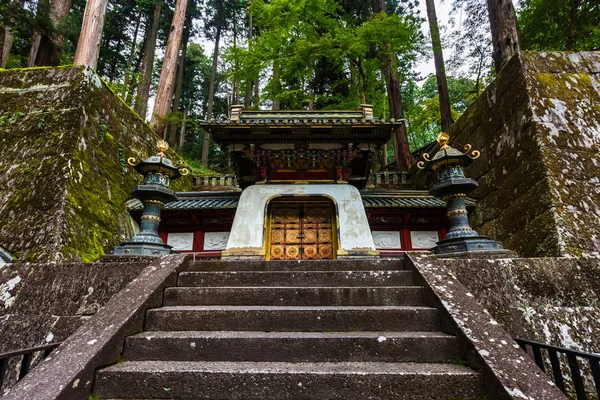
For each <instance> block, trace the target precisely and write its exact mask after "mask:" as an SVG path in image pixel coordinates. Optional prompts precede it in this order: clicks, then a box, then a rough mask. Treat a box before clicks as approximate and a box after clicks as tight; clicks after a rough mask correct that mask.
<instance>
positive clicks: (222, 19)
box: [200, 0, 227, 166]
mask: <svg viewBox="0 0 600 400" xmlns="http://www.w3.org/2000/svg"><path fill="white" fill-rule="evenodd" d="M212 3H213V4H212V7H213V13H214V18H213V20H212V21H210V22H209V26H212V27H214V29H215V36H214V39H215V48H214V51H213V62H212V72H211V74H210V86H209V89H208V109H207V111H206V119H207V120H210V119H211V118H212V116H213V103H214V101H215V90H216V81H217V68H218V64H219V45H220V42H221V33H222V31H223V30H224V29H226V26H227V16H226V7H227V4H224V3H225V2H223V1H219V0H217V1H213V2H212ZM209 148H210V134H209V133H208V132H205V133H204V141H203V144H202V157H201V159H200V162H201V163H202V165H205V166H206V165H208V151H209Z"/></svg>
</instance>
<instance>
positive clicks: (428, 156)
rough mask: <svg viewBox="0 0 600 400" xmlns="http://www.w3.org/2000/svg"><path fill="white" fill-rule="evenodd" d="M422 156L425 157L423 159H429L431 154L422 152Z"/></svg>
mask: <svg viewBox="0 0 600 400" xmlns="http://www.w3.org/2000/svg"><path fill="white" fill-rule="evenodd" d="M423 158H424V159H425V161H431V156H430V155H429V153H423Z"/></svg>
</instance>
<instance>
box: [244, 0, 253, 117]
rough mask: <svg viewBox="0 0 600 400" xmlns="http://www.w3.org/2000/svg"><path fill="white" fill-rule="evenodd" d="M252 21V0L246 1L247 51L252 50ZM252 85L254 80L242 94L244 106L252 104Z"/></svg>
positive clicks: (247, 106)
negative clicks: (244, 93) (243, 94)
mask: <svg viewBox="0 0 600 400" xmlns="http://www.w3.org/2000/svg"><path fill="white" fill-rule="evenodd" d="M253 29H254V27H253V21H252V1H251V0H250V1H249V2H248V51H250V52H252V31H253ZM253 86H254V80H252V81H250V83H249V84H248V87H247V88H246V95H245V96H244V108H250V106H251V104H252V88H253Z"/></svg>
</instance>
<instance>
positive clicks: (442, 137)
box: [436, 132, 450, 150]
mask: <svg viewBox="0 0 600 400" xmlns="http://www.w3.org/2000/svg"><path fill="white" fill-rule="evenodd" d="M449 140H450V135H448V134H447V133H446V132H440V134H439V135H438V137H437V139H436V141H437V142H438V143H439V144H440V150H448V149H449V148H450V146H448V141H449Z"/></svg>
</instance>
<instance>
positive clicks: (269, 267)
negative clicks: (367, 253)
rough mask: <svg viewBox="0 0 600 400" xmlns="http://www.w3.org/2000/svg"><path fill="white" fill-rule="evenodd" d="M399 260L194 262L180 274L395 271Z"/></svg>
mask: <svg viewBox="0 0 600 400" xmlns="http://www.w3.org/2000/svg"><path fill="white" fill-rule="evenodd" d="M403 264H404V263H403V261H402V259H401V258H395V259H383V260H382V259H374V260H370V259H368V260H314V261H219V260H216V261H196V262H191V263H189V264H188V265H187V266H186V267H184V268H183V269H182V270H181V272H188V271H372V270H386V271H390V270H391V271H395V270H401V269H404V265H403Z"/></svg>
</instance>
